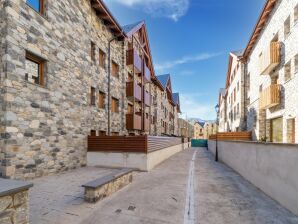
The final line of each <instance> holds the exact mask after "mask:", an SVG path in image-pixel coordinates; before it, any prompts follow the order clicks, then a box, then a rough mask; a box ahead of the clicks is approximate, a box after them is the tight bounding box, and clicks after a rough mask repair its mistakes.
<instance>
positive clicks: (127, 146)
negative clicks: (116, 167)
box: [88, 136, 147, 153]
mask: <svg viewBox="0 0 298 224" xmlns="http://www.w3.org/2000/svg"><path fill="white" fill-rule="evenodd" d="M88 152H137V153H147V136H88Z"/></svg>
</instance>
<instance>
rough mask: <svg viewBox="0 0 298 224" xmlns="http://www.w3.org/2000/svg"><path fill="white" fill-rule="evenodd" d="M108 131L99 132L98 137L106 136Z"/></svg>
mask: <svg viewBox="0 0 298 224" xmlns="http://www.w3.org/2000/svg"><path fill="white" fill-rule="evenodd" d="M106 135H107V133H106V131H98V136H106Z"/></svg>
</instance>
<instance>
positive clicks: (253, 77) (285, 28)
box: [243, 0, 298, 143]
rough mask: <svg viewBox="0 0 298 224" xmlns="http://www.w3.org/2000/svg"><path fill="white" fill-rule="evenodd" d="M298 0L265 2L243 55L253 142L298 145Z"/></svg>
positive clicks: (270, 0) (249, 128)
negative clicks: (261, 141) (245, 66)
mask: <svg viewBox="0 0 298 224" xmlns="http://www.w3.org/2000/svg"><path fill="white" fill-rule="evenodd" d="M297 22H298V0H274V1H273V0H268V1H267V2H266V4H265V7H264V9H263V11H262V13H261V16H260V19H259V21H258V22H257V25H256V27H255V30H254V32H253V34H252V36H251V39H250V41H249V44H248V45H247V47H246V49H245V52H244V54H243V56H244V59H245V61H246V63H247V72H246V75H247V78H248V80H249V87H250V88H249V90H248V99H249V104H248V107H247V110H248V114H247V125H248V130H249V131H252V132H253V136H254V139H258V140H267V141H271V142H284V143H297V142H298V138H297V137H298V136H297V132H298V131H297V116H298V110H297V108H298V91H297V86H298V76H297V71H298V44H297V43H298V26H297Z"/></svg>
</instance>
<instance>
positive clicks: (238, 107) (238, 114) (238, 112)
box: [237, 103, 239, 115]
mask: <svg viewBox="0 0 298 224" xmlns="http://www.w3.org/2000/svg"><path fill="white" fill-rule="evenodd" d="M237 115H239V103H238V104H237Z"/></svg>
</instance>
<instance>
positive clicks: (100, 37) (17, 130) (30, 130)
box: [0, 0, 127, 179]
mask: <svg viewBox="0 0 298 224" xmlns="http://www.w3.org/2000/svg"><path fill="white" fill-rule="evenodd" d="M2 2H3V1H2ZM4 10H5V12H6V13H7V21H8V29H7V34H8V36H7V38H6V40H7V45H8V46H7V48H8V49H9V50H8V51H7V52H6V55H5V57H4V58H5V60H6V61H5V62H3V61H2V63H1V64H5V63H6V64H7V66H6V71H5V73H7V78H6V79H5V80H3V82H4V83H5V86H4V87H3V88H1V91H5V94H4V102H3V103H4V104H6V105H7V107H6V108H5V110H4V111H6V115H5V123H6V127H5V130H3V128H2V129H1V130H0V131H1V136H5V137H6V138H7V139H6V140H5V143H6V146H5V147H6V149H5V158H2V163H3V161H4V162H5V169H4V171H3V172H2V175H3V176H5V177H10V178H20V179H23V178H25V179H26V178H34V177H37V176H42V175H47V174H49V173H54V172H59V171H63V170H67V169H72V168H76V167H79V166H84V165H86V146H87V140H86V138H87V135H88V134H89V133H90V130H96V131H107V125H108V124H107V114H108V108H107V100H108V98H107V88H108V78H107V68H108V62H107V60H106V66H105V68H101V67H100V66H99V65H98V61H99V60H98V58H99V54H98V50H99V48H100V49H101V50H102V51H104V52H105V53H106V55H107V53H108V41H109V40H110V39H111V38H112V37H113V34H112V33H111V32H110V30H109V29H107V27H106V26H105V25H104V24H103V22H102V21H101V20H100V19H98V17H97V16H96V13H95V12H94V11H93V10H92V9H91V6H90V2H89V1H87V0H84V1H78V0H67V1H48V2H47V9H46V16H41V15H40V14H39V13H37V12H35V11H34V10H33V9H32V8H30V7H29V6H28V5H27V4H26V2H25V1H6V3H5V8H4ZM74 12H76V13H74ZM0 26H1V25H0ZM0 29H2V28H1V27H0ZM91 41H93V42H94V43H95V44H96V54H95V55H96V60H94V61H92V60H91V57H90V52H91ZM1 47H3V46H2V44H1ZM125 48H126V46H125V45H124V44H123V43H122V42H117V41H114V42H113V43H112V49H111V58H112V60H114V61H115V62H116V63H117V64H118V65H119V67H120V76H119V78H115V77H111V87H112V88H111V97H115V98H117V99H118V100H119V107H120V108H119V111H120V112H119V113H111V131H112V132H118V133H119V134H126V129H125V114H126V108H127V107H126V103H125V69H124V57H125V54H124V51H125ZM26 52H31V53H33V54H35V55H37V56H39V57H41V58H43V59H45V60H46V69H45V70H46V71H45V83H46V84H45V86H39V85H35V84H31V83H29V82H27V81H25V54H26ZM2 58H3V57H2ZM1 83H2V82H1ZM91 87H95V88H96V96H98V92H99V91H102V92H105V93H106V102H105V104H106V105H105V109H99V108H98V107H97V106H91V105H90V96H89V94H90V89H91ZM1 95H2V94H1ZM1 117H2V116H1ZM1 120H2V121H3V118H2V119H1ZM1 144H2V145H1V150H2V151H3V148H2V146H3V143H1ZM1 155H2V157H3V153H2V154H1Z"/></svg>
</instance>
